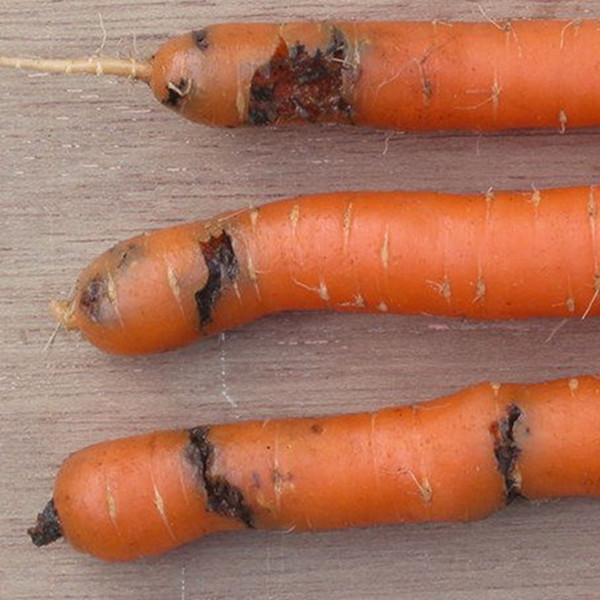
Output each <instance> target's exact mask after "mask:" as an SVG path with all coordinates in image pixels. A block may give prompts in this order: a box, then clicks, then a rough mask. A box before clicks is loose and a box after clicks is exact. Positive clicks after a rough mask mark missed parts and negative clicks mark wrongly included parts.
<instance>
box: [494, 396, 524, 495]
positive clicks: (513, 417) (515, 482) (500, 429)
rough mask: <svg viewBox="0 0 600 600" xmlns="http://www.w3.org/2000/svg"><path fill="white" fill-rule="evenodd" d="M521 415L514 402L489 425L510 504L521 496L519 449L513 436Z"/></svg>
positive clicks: (497, 462) (499, 469)
mask: <svg viewBox="0 0 600 600" xmlns="http://www.w3.org/2000/svg"><path fill="white" fill-rule="evenodd" d="M522 415H523V411H522V410H521V409H520V408H519V407H518V406H517V405H516V404H510V405H509V406H508V407H507V411H506V417H504V418H502V419H500V420H498V421H496V422H495V423H494V424H493V425H492V427H491V432H492V435H493V436H494V455H495V457H496V464H497V467H498V471H500V473H501V474H502V477H503V478H504V491H505V493H506V503H507V504H510V503H511V502H512V501H513V500H514V499H515V498H520V497H522V496H523V494H522V493H521V476H520V474H519V469H518V466H517V462H518V460H519V456H520V455H521V449H520V448H519V446H518V445H517V443H516V441H515V436H514V428H515V424H516V422H517V421H518V420H519V419H520V418H521V416H522Z"/></svg>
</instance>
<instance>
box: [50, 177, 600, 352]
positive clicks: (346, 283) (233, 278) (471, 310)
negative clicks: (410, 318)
mask: <svg viewBox="0 0 600 600" xmlns="http://www.w3.org/2000/svg"><path fill="white" fill-rule="evenodd" d="M596 194H597V190H596V188H595V187H593V186H592V187H589V188H570V189H554V190H546V191H538V190H534V191H531V192H498V193H494V192H492V191H489V192H487V193H486V194H485V195H484V194H481V195H466V196H453V195H447V194H436V193H428V192H354V193H351V192H348V193H336V194H323V195H316V196H305V197H298V198H294V199H289V200H283V201H279V202H274V203H271V204H265V205H263V206H261V207H259V208H250V209H247V210H241V211H238V212H234V213H229V214H225V215H222V216H220V217H216V218H213V219H210V220H207V221H200V222H196V223H190V224H187V225H183V226H178V227H173V228H169V229H163V230H157V231H154V232H151V233H146V234H143V235H140V236H137V237H134V238H132V239H129V240H127V241H124V242H121V243H119V244H117V245H116V246H114V247H113V248H111V249H110V250H108V251H107V252H105V253H104V254H102V255H101V256H100V257H99V258H97V259H96V260H95V261H93V262H92V263H91V265H90V266H89V267H88V268H87V269H86V270H84V272H83V273H82V274H81V276H80V277H79V280H78V282H77V285H76V287H75V292H74V295H73V296H72V298H71V299H70V300H69V301H68V302H57V303H55V305H54V308H55V312H56V313H57V316H58V318H59V319H60V321H61V322H62V323H63V324H64V325H65V326H66V327H67V328H71V329H79V330H80V331H81V332H82V333H83V335H84V336H85V337H86V338H87V339H89V340H90V341H91V342H92V343H93V344H95V345H97V346H98V347H100V348H102V349H103V350H105V351H108V352H114V353H122V354H140V353H150V352H157V351H163V350H168V349H172V348H176V347H179V346H182V345H185V344H188V343H190V342H192V341H194V340H196V339H198V338H200V337H202V336H205V335H208V334H213V333H217V332H220V331H223V330H226V329H229V328H232V327H235V326H239V325H241V324H243V323H247V322H249V321H251V320H253V319H256V318H258V317H262V316H264V315H267V314H269V313H274V312H277V311H289V310H315V309H327V310H337V311H357V312H380V313H387V312H390V313H402V314H428V315H444V316H452V317H468V318H477V319H509V318H519V319H522V318H527V317H580V318H582V317H586V316H590V315H598V314H600V301H598V300H599V296H600V217H599V215H598V207H597V202H598V200H597V197H596Z"/></svg>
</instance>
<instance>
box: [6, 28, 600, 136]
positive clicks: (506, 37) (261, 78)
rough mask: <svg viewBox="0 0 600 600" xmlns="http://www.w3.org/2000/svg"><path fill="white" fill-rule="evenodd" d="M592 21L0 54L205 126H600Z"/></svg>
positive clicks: (255, 31) (598, 36)
mask: <svg viewBox="0 0 600 600" xmlns="http://www.w3.org/2000/svg"><path fill="white" fill-rule="evenodd" d="M599 55H600V22H599V21H581V20H574V21H569V22H566V21H517V22H508V21H507V22H502V23H495V22H491V21H490V22H485V23H446V22H440V21H433V22H364V23H357V22H328V23H287V24H280V25H276V24H222V25H213V26H210V27H207V28H205V29H201V30H198V31H194V32H192V33H188V34H186V35H183V36H181V37H178V38H175V39H172V40H170V41H168V42H166V43H165V44H163V45H162V46H161V47H160V48H159V49H158V51H157V52H156V54H155V55H154V56H153V57H152V58H150V59H149V60H147V61H136V60H117V59H107V58H99V57H94V58H90V59H84V60H71V61H68V60H41V59H37V60H36V59H20V58H8V57H0V66H10V67H20V68H24V69H35V70H41V71H60V72H68V73H81V72H85V73H94V74H113V75H121V76H127V77H130V78H132V79H140V80H142V81H146V82H147V83H148V84H149V85H150V88H151V89H152V91H153V93H154V95H155V96H156V97H157V99H158V100H160V101H161V102H162V103H163V104H165V105H167V106H169V107H171V108H173V109H175V110H176V111H177V112H178V113H179V114H181V115H182V116H184V117H186V118H188V119H191V120H192V121H199V122H202V123H206V124H209V125H220V126H227V127H234V126H239V125H248V124H252V125H265V124H277V125H281V124H284V123H289V122H307V121H308V122H341V123H349V124H357V125H371V126H377V127H391V128H398V129H403V130H427V129H468V130H472V129H475V130H501V129H507V128H527V127H553V128H558V129H560V130H561V131H564V130H565V128H566V127H567V126H569V127H584V126H593V125H599V124H600V77H598V75H597V57H598V56H599Z"/></svg>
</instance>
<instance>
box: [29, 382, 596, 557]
mask: <svg viewBox="0 0 600 600" xmlns="http://www.w3.org/2000/svg"><path fill="white" fill-rule="evenodd" d="M598 431H600V378H598V377H580V378H572V379H562V380H557V381H553V382H547V383H542V384H534V385H520V384H507V385H499V384H491V383H483V384H479V385H476V386H473V387H470V388H467V389H465V390H463V391H461V392H459V393H457V394H454V395H452V396H448V397H445V398H441V399H438V400H435V401H431V402H426V403H420V404H414V405H410V406H402V407H397V408H387V409H383V410H380V411H377V412H372V413H363V414H354V415H341V416H331V417H322V418H302V419H282V420H268V421H261V422H247V423H232V424H223V425H212V426H203V427H195V428H193V429H190V430H187V431H163V432H156V433H152V434H148V435H142V436H138V437H133V438H128V439H121V440H115V441H110V442H105V443H102V444H97V445H94V446H90V447H89V448H86V449H84V450H81V451H79V452H76V453H75V454H73V455H71V456H70V457H69V458H68V459H67V460H66V461H65V462H64V463H63V465H62V467H61V468H60V471H59V473H58V476H57V479H56V484H55V488H54V495H53V500H52V501H51V502H50V503H49V505H48V507H46V509H45V510H44V512H43V513H41V514H40V515H39V517H38V522H37V524H36V526H35V527H33V528H32V529H31V530H30V532H29V533H30V535H31V536H32V539H33V540H34V542H35V543H36V544H37V545H45V544H47V543H50V542H51V541H53V540H54V539H57V538H58V537H59V536H60V535H61V534H62V535H64V536H65V537H66V539H67V540H68V541H69V542H70V543H71V544H72V545H73V546H74V547H75V548H77V549H79V550H81V551H84V552H88V553H90V554H93V555H94V556H97V557H99V558H102V559H106V560H130V559H133V558H138V557H142V556H146V555H150V554H158V553H161V552H165V551H167V550H169V549H172V548H175V547H177V546H180V545H182V544H184V543H187V542H190V541H192V540H194V539H196V538H199V537H201V536H203V535H206V534H209V533H213V532H218V531H228V530H240V529H282V530H289V531H316V530H323V529H340V528H347V527H364V526H369V525H377V524H392V523H408V522H411V523H415V522H423V521H471V520H474V519H480V518H483V517H485V516H487V515H489V514H490V513H492V512H494V511H496V510H499V509H501V508H502V507H503V506H505V505H506V504H507V503H510V502H511V501H512V500H513V499H514V498H517V497H524V498H527V499H530V500H543V499H547V498H557V497H564V496H599V495H600V437H599V436H598Z"/></svg>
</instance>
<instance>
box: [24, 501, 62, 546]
mask: <svg viewBox="0 0 600 600" xmlns="http://www.w3.org/2000/svg"><path fill="white" fill-rule="evenodd" d="M27 533H28V534H29V537H30V538H31V541H32V542H33V543H34V544H35V545H36V546H37V547H38V548H39V547H40V546H47V545H48V544H51V543H52V542H55V541H56V540H58V539H59V538H61V537H62V535H63V533H62V526H61V524H60V518H59V517H58V513H57V512H56V508H55V506H54V500H50V502H48V504H46V506H45V507H44V510H43V511H42V512H41V513H39V514H38V516H37V521H36V523H35V526H34V527H30V528H29V529H28V530H27Z"/></svg>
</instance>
